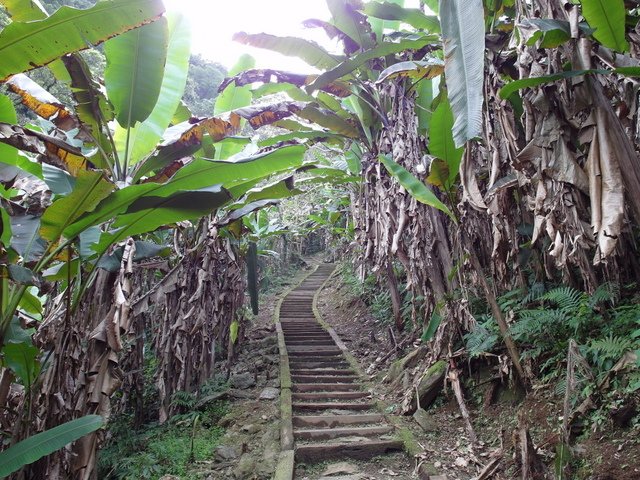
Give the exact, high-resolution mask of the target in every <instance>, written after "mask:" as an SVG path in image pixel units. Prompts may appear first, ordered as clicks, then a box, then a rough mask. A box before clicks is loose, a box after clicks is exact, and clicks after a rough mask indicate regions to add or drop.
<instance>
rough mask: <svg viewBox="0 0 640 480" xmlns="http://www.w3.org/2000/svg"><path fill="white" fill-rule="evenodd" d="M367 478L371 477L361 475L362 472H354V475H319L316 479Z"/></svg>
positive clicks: (349, 479)
mask: <svg viewBox="0 0 640 480" xmlns="http://www.w3.org/2000/svg"><path fill="white" fill-rule="evenodd" d="M368 478H371V477H367V476H366V475H363V474H362V473H356V474H354V475H339V476H337V477H335V476H332V477H324V476H323V477H320V478H319V479H318V480H367V479H368Z"/></svg>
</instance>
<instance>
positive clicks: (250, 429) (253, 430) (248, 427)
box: [240, 423, 260, 434]
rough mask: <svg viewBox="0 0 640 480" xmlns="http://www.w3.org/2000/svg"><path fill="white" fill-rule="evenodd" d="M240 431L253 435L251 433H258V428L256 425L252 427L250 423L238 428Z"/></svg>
mask: <svg viewBox="0 0 640 480" xmlns="http://www.w3.org/2000/svg"><path fill="white" fill-rule="evenodd" d="M240 430H241V431H243V432H246V433H249V434H253V433H256V432H259V431H260V427H259V426H258V425H254V424H253V423H251V424H249V425H244V426H243V427H242V428H240Z"/></svg>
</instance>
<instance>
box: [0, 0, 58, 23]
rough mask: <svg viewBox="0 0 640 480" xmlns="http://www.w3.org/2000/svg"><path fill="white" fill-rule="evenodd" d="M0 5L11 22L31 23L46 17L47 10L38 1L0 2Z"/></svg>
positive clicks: (11, 0) (0, 0)
mask: <svg viewBox="0 0 640 480" xmlns="http://www.w3.org/2000/svg"><path fill="white" fill-rule="evenodd" d="M0 5H2V6H4V8H5V9H6V10H7V13H8V14H9V16H10V17H11V21H12V22H31V21H33V20H42V19H43V18H47V17H48V15H47V10H46V9H45V8H44V6H43V5H42V3H40V2H39V1H38V0H31V1H30V2H25V1H24V0H0Z"/></svg>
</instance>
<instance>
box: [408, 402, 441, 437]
mask: <svg viewBox="0 0 640 480" xmlns="http://www.w3.org/2000/svg"><path fill="white" fill-rule="evenodd" d="M413 419H414V420H415V421H416V423H417V424H418V425H420V427H422V429H423V430H424V431H425V432H435V431H437V430H438V424H437V422H436V421H435V420H434V418H433V416H432V415H429V414H428V413H427V411H426V410H424V409H423V408H419V409H417V410H416V411H415V413H414V414H413Z"/></svg>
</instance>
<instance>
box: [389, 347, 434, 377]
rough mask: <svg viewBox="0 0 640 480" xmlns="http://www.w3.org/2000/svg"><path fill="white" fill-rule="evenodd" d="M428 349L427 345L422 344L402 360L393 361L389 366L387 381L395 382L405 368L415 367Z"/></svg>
mask: <svg viewBox="0 0 640 480" xmlns="http://www.w3.org/2000/svg"><path fill="white" fill-rule="evenodd" d="M427 351H428V349H427V347H426V346H424V345H422V346H420V347H418V348H416V349H415V350H414V351H413V352H411V353H410V354H409V355H406V356H404V357H403V358H401V359H400V360H396V361H395V362H393V363H392V364H391V367H389V372H388V373H387V376H386V377H385V380H386V381H387V382H393V381H395V380H397V379H398V378H399V377H400V375H401V374H402V372H403V371H404V370H406V369H407V368H413V367H415V366H416V365H417V364H418V362H419V361H420V360H422V359H423V358H424V357H425V355H426V354H427Z"/></svg>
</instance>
